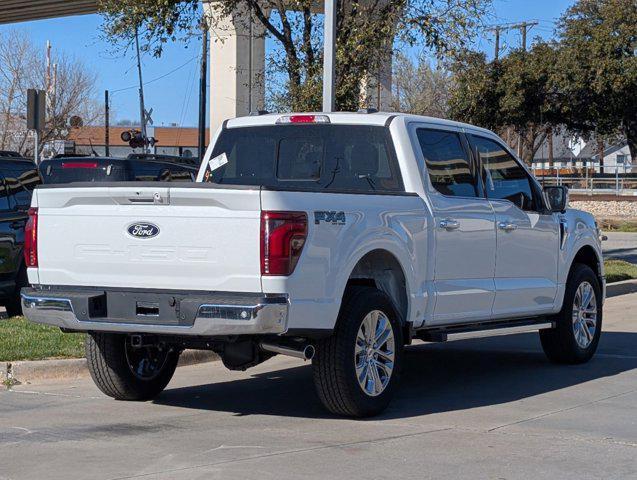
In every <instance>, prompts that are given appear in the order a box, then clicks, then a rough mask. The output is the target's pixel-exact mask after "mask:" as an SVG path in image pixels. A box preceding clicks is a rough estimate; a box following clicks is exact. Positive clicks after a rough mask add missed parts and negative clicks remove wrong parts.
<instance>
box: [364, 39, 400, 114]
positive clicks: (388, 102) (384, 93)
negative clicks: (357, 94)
mask: <svg viewBox="0 0 637 480" xmlns="http://www.w3.org/2000/svg"><path fill="white" fill-rule="evenodd" d="M383 60H384V61H383V63H382V64H381V65H380V69H379V71H378V72H376V73H375V74H374V73H371V74H370V75H369V76H368V77H367V78H366V79H364V80H363V84H362V85H361V97H362V98H361V104H362V105H363V106H365V107H370V108H376V109H378V110H380V111H385V112H387V111H389V110H390V109H391V108H392V67H393V55H392V54H391V51H390V52H389V54H388V55H387V56H386V57H385V58H384V59H383Z"/></svg>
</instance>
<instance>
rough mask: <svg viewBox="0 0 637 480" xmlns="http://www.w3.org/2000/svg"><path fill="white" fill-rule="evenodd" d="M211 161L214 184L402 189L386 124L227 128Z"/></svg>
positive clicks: (209, 170) (343, 189)
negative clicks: (383, 125) (384, 125)
mask: <svg viewBox="0 0 637 480" xmlns="http://www.w3.org/2000/svg"><path fill="white" fill-rule="evenodd" d="M219 159H223V161H220V160H219ZM226 160H227V162H226ZM210 163H211V164H212V165H213V166H212V167H208V168H207V171H206V174H205V176H204V181H206V182H212V183H219V184H226V185H254V186H264V187H273V188H282V189H300V190H313V191H322V190H327V191H336V192H339V191H341V192H361V193H365V192H369V193H373V192H376V191H377V192H402V191H404V187H403V183H402V179H401V177H400V171H399V169H398V164H397V162H396V156H395V153H394V147H393V145H392V142H391V138H390V136H389V132H388V130H387V129H386V128H385V127H378V126H365V125H276V126H263V127H243V128H232V129H227V130H224V131H223V132H222V133H221V135H220V137H219V140H218V141H217V143H216V145H215V148H214V151H213V154H212V160H211V162H210Z"/></svg>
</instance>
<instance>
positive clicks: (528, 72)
mask: <svg viewBox="0 0 637 480" xmlns="http://www.w3.org/2000/svg"><path fill="white" fill-rule="evenodd" d="M556 62H557V51H556V48H555V46H554V45H552V44H550V43H545V42H536V43H535V44H534V45H533V46H532V48H531V50H530V51H528V52H527V51H524V50H514V51H512V52H511V53H510V54H509V55H508V56H506V57H504V58H502V59H500V60H495V61H492V62H487V61H486V57H485V55H484V54H478V53H471V52H468V53H467V54H465V55H464V56H463V57H462V58H461V59H460V60H459V61H458V62H456V64H455V65H454V66H453V71H454V73H455V76H454V80H455V84H454V88H453V89H452V93H451V100H450V105H451V113H452V117H453V118H457V119H459V120H462V121H466V122H470V123H474V124H476V125H480V126H483V127H485V128H489V129H491V130H496V131H503V130H505V129H513V131H514V132H515V137H516V140H517V141H519V142H520V148H519V153H520V156H521V157H522V159H523V160H524V161H525V162H526V163H528V164H530V163H531V162H532V161H533V157H534V156H535V154H536V152H537V150H538V149H539V148H540V146H541V145H542V143H543V142H544V140H545V139H546V137H547V135H548V134H549V133H550V131H551V129H552V128H553V127H555V126H556V123H557V120H558V118H559V115H558V113H557V111H556V103H555V95H556V93H555V91H554V89H553V85H552V83H551V81H550V79H551V76H552V74H553V71H554V69H556V68H558V67H557V64H556Z"/></svg>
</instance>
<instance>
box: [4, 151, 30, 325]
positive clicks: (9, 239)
mask: <svg viewBox="0 0 637 480" xmlns="http://www.w3.org/2000/svg"><path fill="white" fill-rule="evenodd" d="M39 184H40V177H39V175H38V170H37V168H36V167H35V165H34V163H33V162H32V161H31V160H27V159H24V158H20V157H15V156H13V155H11V156H9V157H2V156H0V305H3V306H4V307H5V308H6V310H7V315H9V316H11V317H12V316H15V315H20V314H21V313H22V307H21V301H20V289H21V288H22V287H25V286H27V285H28V281H27V272H26V266H25V264H24V257H23V253H22V252H23V246H24V226H25V224H26V223H27V219H28V218H29V216H28V210H29V207H30V205H31V195H32V193H33V189H34V188H35V187H36V186H37V185H39Z"/></svg>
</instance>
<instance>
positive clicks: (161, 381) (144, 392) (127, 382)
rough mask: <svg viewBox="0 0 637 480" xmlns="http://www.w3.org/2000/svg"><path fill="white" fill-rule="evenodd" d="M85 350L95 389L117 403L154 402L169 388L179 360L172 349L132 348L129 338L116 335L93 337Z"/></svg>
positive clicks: (88, 337)
mask: <svg viewBox="0 0 637 480" xmlns="http://www.w3.org/2000/svg"><path fill="white" fill-rule="evenodd" d="M85 348H86V359H87V361H88V369H89V372H90V373H91V377H92V378H93V381H94V382H95V385H97V387H98V388H99V389H100V390H101V391H102V392H103V393H105V394H106V395H108V396H109V397H113V398H115V399H116V400H137V401H144V400H152V399H153V398H155V397H156V396H157V395H159V394H160V393H161V392H162V391H163V390H164V388H166V385H168V382H170V379H171V378H172V376H173V374H174V373H175V369H176V368H177V362H178V360H179V352H177V351H175V350H173V349H172V348H170V347H165V346H163V347H162V346H160V345H157V346H155V345H153V346H143V347H133V346H132V345H131V342H130V339H129V337H128V335H121V334H115V333H98V332H93V333H90V334H89V335H87V338H86V347H85Z"/></svg>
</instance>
